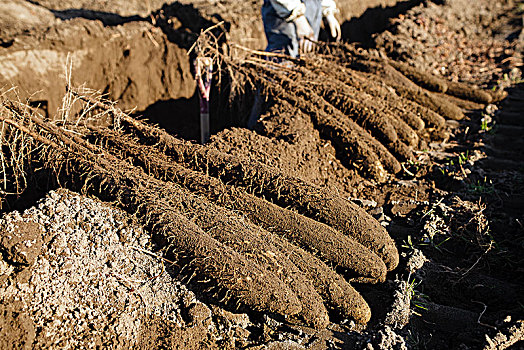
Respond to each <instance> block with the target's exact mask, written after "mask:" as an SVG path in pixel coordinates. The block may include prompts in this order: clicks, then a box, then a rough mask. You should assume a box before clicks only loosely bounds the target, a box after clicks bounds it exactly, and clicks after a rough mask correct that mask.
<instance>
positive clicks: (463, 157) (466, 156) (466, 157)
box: [457, 150, 469, 165]
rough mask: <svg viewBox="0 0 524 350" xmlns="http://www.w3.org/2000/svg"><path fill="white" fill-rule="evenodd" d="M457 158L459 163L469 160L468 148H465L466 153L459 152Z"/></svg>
mask: <svg viewBox="0 0 524 350" xmlns="http://www.w3.org/2000/svg"><path fill="white" fill-rule="evenodd" d="M457 158H458V162H459V164H460V165H464V164H466V163H467V162H468V160H469V150H467V151H466V153H464V152H460V154H459V155H458V157H457Z"/></svg>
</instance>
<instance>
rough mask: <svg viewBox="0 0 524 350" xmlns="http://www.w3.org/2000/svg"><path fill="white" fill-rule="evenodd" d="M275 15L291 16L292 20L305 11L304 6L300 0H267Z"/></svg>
mask: <svg viewBox="0 0 524 350" xmlns="http://www.w3.org/2000/svg"><path fill="white" fill-rule="evenodd" d="M269 2H270V3H271V5H272V6H273V8H274V9H275V11H276V13H277V15H278V16H279V17H281V18H286V19H287V18H289V17H293V18H291V19H290V20H293V19H295V18H297V17H299V16H301V15H303V14H304V13H305V9H306V8H305V6H304V4H303V3H302V1H300V0H269Z"/></svg>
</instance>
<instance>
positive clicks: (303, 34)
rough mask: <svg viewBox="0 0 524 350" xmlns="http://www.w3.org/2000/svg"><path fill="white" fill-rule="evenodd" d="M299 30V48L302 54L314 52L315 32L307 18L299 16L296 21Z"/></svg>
mask: <svg viewBox="0 0 524 350" xmlns="http://www.w3.org/2000/svg"><path fill="white" fill-rule="evenodd" d="M294 22H295V27H296V29H297V38H298V47H299V50H300V52H301V53H306V52H311V51H312V50H313V41H314V40H315V32H314V31H313V28H311V25H310V24H309V22H308V21H307V18H306V16H299V17H297V18H296V19H295V20H294Z"/></svg>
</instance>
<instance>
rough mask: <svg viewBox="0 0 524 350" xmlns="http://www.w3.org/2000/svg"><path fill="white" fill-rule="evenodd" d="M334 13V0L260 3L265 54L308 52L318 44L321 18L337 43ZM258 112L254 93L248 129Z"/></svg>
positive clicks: (338, 31) (267, 0) (258, 100)
mask: <svg viewBox="0 0 524 350" xmlns="http://www.w3.org/2000/svg"><path fill="white" fill-rule="evenodd" d="M337 12H338V9H337V5H336V3H335V1H334V0H264V5H262V21H263V22H264V31H265V33H266V38H267V42H268V44H267V47H266V51H267V52H279V53H284V54H287V55H289V56H291V57H298V55H299V54H300V53H307V52H311V51H312V50H313V41H317V40H318V34H319V32H320V23H321V22H322V18H325V19H326V24H327V26H328V27H329V33H330V34H331V36H332V37H333V38H334V39H335V40H337V41H338V40H340V37H341V36H342V31H341V29H340V24H339V23H338V21H337V19H336V18H335V13H337ZM261 109H262V99H261V97H260V91H257V92H256V94H255V99H254V102H253V107H252V109H251V113H250V115H249V117H248V120H247V125H246V126H247V128H248V129H253V128H254V127H255V125H256V123H257V121H258V119H259V117H260V111H261Z"/></svg>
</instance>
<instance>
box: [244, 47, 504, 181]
mask: <svg viewBox="0 0 524 350" xmlns="http://www.w3.org/2000/svg"><path fill="white" fill-rule="evenodd" d="M326 51H327V50H326ZM247 66H248V68H249V69H253V70H254V71H256V73H255V74H252V75H253V77H254V80H256V81H257V83H258V84H259V85H261V86H264V91H265V92H266V93H267V94H268V97H271V98H272V99H273V100H275V101H277V103H284V104H290V105H291V106H294V108H296V109H297V112H301V113H302V114H303V115H305V116H307V117H309V118H310V119H311V121H312V122H313V124H314V125H315V127H316V128H317V129H318V131H319V132H320V135H321V137H322V138H323V139H326V140H330V141H332V142H333V144H334V145H335V146H336V147H337V151H338V153H339V154H342V155H346V159H342V161H344V162H345V163H346V165H348V166H350V167H354V166H356V167H357V168H358V169H359V170H360V171H361V172H362V173H363V174H365V175H367V176H369V177H371V178H373V179H375V180H376V181H379V182H383V181H385V180H386V179H388V178H389V177H390V176H391V175H394V174H397V173H399V172H400V171H401V170H402V166H401V163H402V162H406V161H414V160H415V152H414V151H416V150H424V149H426V148H427V143H428V142H431V141H444V140H447V138H448V137H449V133H448V131H447V126H446V121H447V120H455V121H457V120H461V119H463V118H464V116H465V114H464V112H465V111H466V110H469V109H481V108H483V106H484V105H486V104H489V103H495V102H498V101H500V100H502V99H503V98H504V97H505V93H504V92H503V91H492V90H483V89H480V88H478V87H475V86H471V85H468V84H465V83H460V82H452V81H449V80H447V79H446V78H443V77H439V76H435V75H432V74H429V73H426V72H423V71H421V70H418V69H416V68H414V67H412V66H410V65H408V64H406V63H402V62H396V61H393V60H390V59H388V58H385V57H382V56H380V55H378V54H376V55H371V54H370V53H368V52H367V51H362V50H356V49H354V48H353V47H352V46H349V45H340V46H336V47H334V48H333V47H332V48H330V49H329V54H328V53H327V52H326V53H323V54H321V55H315V56H314V57H306V58H304V59H301V60H298V61H297V63H296V65H295V66H294V68H293V69H287V68H285V67H284V68H279V67H278V65H274V66H271V64H266V65H261V64H260V65H259V64H251V66H250V67H249V63H248V64H247Z"/></svg>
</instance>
